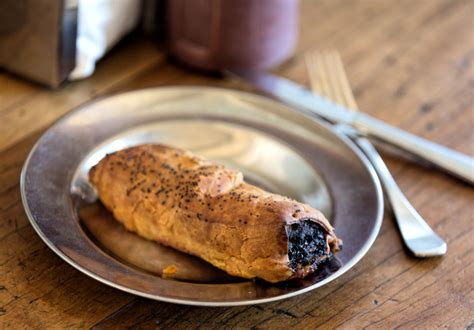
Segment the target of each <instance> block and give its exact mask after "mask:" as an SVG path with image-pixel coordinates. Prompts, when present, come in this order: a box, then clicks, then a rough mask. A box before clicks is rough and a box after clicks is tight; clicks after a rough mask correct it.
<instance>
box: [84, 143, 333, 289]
mask: <svg viewBox="0 0 474 330" xmlns="http://www.w3.org/2000/svg"><path fill="white" fill-rule="evenodd" d="M89 178H90V181H91V183H92V184H93V186H94V187H95V188H96V190H97V192H98V195H99V198H100V200H101V201H102V203H103V204H104V205H105V207H106V208H107V209H109V210H110V211H111V212H112V213H113V215H114V217H115V219H116V220H117V221H119V222H121V223H122V224H123V225H124V226H125V228H126V229H128V230H129V231H132V232H135V233H137V234H138V235H139V236H141V237H144V238H147V239H149V240H154V241H157V242H159V243H161V244H164V245H167V246H170V247H173V248H175V249H177V250H180V251H183V252H186V253H189V254H192V255H195V256H198V257H200V258H202V259H204V260H206V261H207V262H209V263H211V264H212V265H214V266H216V267H218V268H220V269H222V270H224V271H226V272H227V273H229V274H231V275H234V276H239V277H244V278H256V277H258V278H261V279H264V280H266V281H269V282H279V281H284V280H288V279H293V278H302V277H304V276H306V275H308V274H309V273H311V272H313V271H315V270H316V269H317V267H318V264H320V263H321V262H323V261H325V260H326V259H328V258H329V257H330V256H331V255H332V252H335V251H337V250H338V249H339V246H340V241H339V240H338V239H337V238H336V235H335V233H334V229H333V227H332V226H331V224H330V223H329V222H328V220H327V219H326V218H325V217H324V216H323V214H322V213H321V212H319V211H318V210H316V209H314V208H312V207H310V206H308V205H306V204H303V203H299V202H296V201H294V200H292V199H289V198H286V197H283V196H279V195H276V194H272V193H269V192H266V191H264V190H262V189H260V188H258V187H256V186H253V185H251V184H248V183H246V182H244V181H243V176H242V173H241V172H239V171H236V170H232V169H228V168H226V167H224V166H222V165H217V164H214V163H212V162H209V161H206V160H204V159H202V158H199V157H196V156H194V155H192V154H191V153H189V152H185V151H183V150H180V149H176V148H172V147H169V146H165V145H158V144H146V145H140V146H136V147H132V148H128V149H125V150H121V151H117V152H115V153H112V154H109V155H107V156H106V157H105V158H104V159H102V160H101V161H100V162H99V163H98V164H97V165H96V166H94V167H93V168H92V169H91V171H90V173H89Z"/></svg>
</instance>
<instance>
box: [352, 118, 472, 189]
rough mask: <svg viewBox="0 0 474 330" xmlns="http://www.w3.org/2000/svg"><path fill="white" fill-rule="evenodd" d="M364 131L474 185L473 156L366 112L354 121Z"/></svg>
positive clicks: (355, 125)
mask: <svg viewBox="0 0 474 330" xmlns="http://www.w3.org/2000/svg"><path fill="white" fill-rule="evenodd" d="M352 124H353V125H354V127H356V128H357V129H358V130H360V131H361V132H362V133H365V134H367V135H368V136H372V137H375V138H378V139H380V140H383V141H384V142H388V143H390V144H392V145H394V146H396V147H399V148H401V149H403V150H406V151H408V152H410V153H411V154H413V155H415V156H417V157H420V158H421V159H423V160H426V161H428V162H429V163H431V164H433V165H435V166H436V167H438V168H440V169H443V170H445V171H447V172H449V173H451V174H453V175H455V176H457V177H458V178H460V179H462V180H464V181H466V182H468V183H469V184H471V185H474V158H473V157H469V156H467V155H464V154H462V153H460V152H457V151H454V150H451V149H449V148H446V147H443V146H441V145H439V144H436V143H433V142H430V141H428V140H426V139H423V138H421V137H418V136H416V135H413V134H410V133H408V132H406V131H403V130H401V129H398V128H396V127H393V126H391V125H388V124H386V123H384V122H382V121H380V120H378V119H375V118H372V117H370V116H368V115H366V114H363V113H357V115H356V116H355V117H354V121H353V123H352Z"/></svg>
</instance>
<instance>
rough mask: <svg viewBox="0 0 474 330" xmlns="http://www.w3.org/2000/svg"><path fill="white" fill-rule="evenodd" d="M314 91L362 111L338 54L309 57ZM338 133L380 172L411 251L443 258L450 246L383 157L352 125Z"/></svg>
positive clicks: (319, 54) (340, 129)
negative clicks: (416, 204)
mask: <svg viewBox="0 0 474 330" xmlns="http://www.w3.org/2000/svg"><path fill="white" fill-rule="evenodd" d="M305 61H306V67H307V70H308V74H309V78H310V83H311V88H312V90H313V92H314V93H319V94H322V95H324V96H326V97H328V98H330V99H332V100H333V101H335V102H337V103H339V104H341V105H345V106H346V107H347V108H349V109H352V110H354V111H358V107H357V104H356V102H355V98H354V95H353V94H352V90H351V87H350V84H349V80H348V78H347V75H346V72H345V70H344V65H343V63H342V60H341V57H340V55H339V53H338V52H337V51H335V50H327V51H324V52H310V53H308V54H307V55H306V57H305ZM335 129H336V130H337V131H339V132H341V133H343V134H345V135H347V136H349V137H350V138H351V139H352V141H354V142H355V144H356V145H357V146H358V147H359V148H360V149H361V150H362V151H363V153H364V154H365V156H366V157H367V158H368V159H369V161H370V162H371V163H372V166H373V167H374V169H375V171H376V172H377V174H378V176H379V179H380V181H381V183H382V186H383V188H384V190H385V193H386V195H387V196H388V199H389V201H390V205H391V208H392V211H393V213H394V216H395V219H396V221H397V224H398V228H399V229H400V233H401V236H402V239H403V241H404V243H405V245H406V246H407V248H408V249H409V250H410V251H411V252H412V253H413V254H414V255H415V256H416V257H420V258H425V257H434V256H441V255H444V254H445V253H446V250H447V245H446V242H444V241H443V240H442V239H441V238H440V237H439V236H438V235H437V234H436V233H435V232H434V231H433V230H432V229H431V227H430V226H429V225H428V224H427V223H426V222H425V220H423V218H422V217H421V215H420V214H419V213H418V212H417V211H416V210H415V208H414V207H413V206H412V205H411V204H410V202H409V201H408V199H407V198H406V197H405V195H404V194H403V192H402V191H401V190H400V188H399V187H398V185H397V183H396V182H395V180H394V178H393V177H392V175H391V174H390V171H389V170H388V168H387V166H386V165H385V163H384V161H383V159H382V157H381V156H380V155H379V153H378V152H377V150H376V149H375V147H374V146H373V145H372V143H371V142H370V141H369V139H367V138H365V137H361V136H360V135H358V134H357V132H355V130H354V129H353V128H352V127H350V126H348V125H335Z"/></svg>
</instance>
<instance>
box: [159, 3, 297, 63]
mask: <svg viewBox="0 0 474 330" xmlns="http://www.w3.org/2000/svg"><path fill="white" fill-rule="evenodd" d="M298 15H299V0H169V1H168V3H167V35H168V47H169V51H170V52H171V54H172V55H174V56H175V57H177V58H178V59H180V60H181V61H183V62H185V63H187V64H189V65H192V66H194V67H197V68H201V69H205V70H219V69H224V68H229V67H232V68H248V69H250V68H252V69H266V68H269V67H272V66H275V65H278V64H280V63H281V62H282V61H284V60H285V59H286V58H287V57H288V56H289V55H290V54H291V52H292V51H293V49H294V47H295V44H296V40H297V34H298Z"/></svg>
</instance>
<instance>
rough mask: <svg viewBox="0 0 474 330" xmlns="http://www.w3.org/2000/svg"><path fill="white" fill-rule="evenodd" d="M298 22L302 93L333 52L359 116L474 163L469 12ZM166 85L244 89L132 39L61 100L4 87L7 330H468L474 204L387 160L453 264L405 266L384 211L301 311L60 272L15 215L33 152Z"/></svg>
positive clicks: (285, 68) (318, 14)
mask: <svg viewBox="0 0 474 330" xmlns="http://www.w3.org/2000/svg"><path fill="white" fill-rule="evenodd" d="M301 13H302V18H301V39H300V43H299V46H298V48H297V50H296V52H295V55H294V56H293V57H292V58H291V59H290V60H289V61H287V62H286V63H285V64H284V65H282V66H281V68H279V69H278V70H276V71H277V73H279V74H281V75H285V76H287V77H290V78H292V79H294V80H296V81H298V82H300V83H303V84H308V77H307V75H306V71H305V66H304V61H303V58H304V53H305V52H306V51H308V50H310V49H314V48H319V49H324V48H336V49H338V50H339V51H340V52H341V54H342V58H343V60H344V62H345V64H346V66H347V71H348V75H349V78H350V80H351V82H352V85H353V87H354V90H355V95H356V98H357V101H358V103H359V106H360V108H361V109H362V110H363V111H366V112H368V113H370V114H372V115H373V116H375V117H377V118H380V119H382V120H384V121H386V122H388V123H390V124H393V125H396V126H399V127H402V128H404V129H406V130H408V131H410V132H413V133H416V134H418V135H420V136H423V137H426V138H428V139H431V140H433V141H436V142H439V143H442V144H444V145H446V146H449V147H451V148H454V149H456V150H459V151H462V152H464V153H467V154H470V155H473V154H474V149H473V148H474V136H473V116H474V113H473V110H474V107H473V102H474V99H473V88H474V70H473V62H474V32H473V31H474V30H473V29H474V23H473V22H474V20H473V16H474V1H471V0H459V1H449V0H446V1H444V0H443V1H442V0H419V1H412V0H403V1H396V2H395V1H376V0H360V1H343V0H339V1H329V0H324V1H314V0H307V1H304V2H303V3H302V11H301ZM170 84H202V85H223V86H228V87H241V86H237V85H236V84H235V83H233V82H227V81H223V80H221V79H219V78H215V77H209V76H202V75H198V74H196V73H192V72H189V71H186V70H185V69H183V68H181V67H179V66H177V65H175V64H173V63H170V62H169V61H168V60H167V59H166V57H165V56H164V54H163V53H162V52H161V51H160V50H159V49H158V47H156V46H155V45H154V44H153V43H151V42H150V41H146V40H142V39H137V38H134V39H129V40H128V41H126V42H124V43H122V44H121V45H120V46H118V47H117V48H116V49H115V50H113V51H112V52H111V53H110V55H108V56H107V57H106V58H105V60H103V61H102V62H101V63H100V64H99V65H98V67H97V72H96V73H95V74H94V76H93V77H91V78H89V79H86V80H83V81H80V82H74V83H70V84H68V85H66V86H64V87H63V88H61V89H59V90H55V91H50V90H47V89H45V88H42V87H40V86H37V85H35V84H32V83H29V82H27V81H24V80H22V79H19V78H16V77H13V76H12V75H9V74H7V73H0V265H1V266H0V328H6V327H11V328H23V327H40V328H47V327H49V328H51V327H74V328H83V327H91V326H96V327H98V328H117V327H125V326H140V327H144V328H154V327H160V328H161V327H163V328H166V327H179V328H183V327H197V326H203V327H233V326H237V327H253V326H257V327H264V328H267V327H278V328H281V327H290V326H296V327H300V328H307V327H308V328H315V327H320V328H333V327H336V326H341V327H345V328H360V327H373V328H387V327H395V326H397V327H406V328H434V327H442V326H447V327H451V328H458V329H459V328H469V329H472V328H473V327H474V323H473V321H474V303H473V301H474V294H473V292H474V291H473V284H474V280H473V274H474V266H473V261H474V253H473V247H474V246H473V245H474V243H473V220H474V219H473V205H474V204H473V201H474V198H473V197H474V194H473V190H472V189H471V188H470V187H468V186H466V185H464V184H462V183H460V182H459V181H457V180H455V179H453V178H451V177H449V176H447V175H444V174H441V173H439V172H437V171H433V170H429V169H426V168H423V167H420V166H417V165H414V164H412V163H408V162H406V161H402V160H399V159H396V158H394V157H390V156H387V155H386V156H385V159H386V161H387V163H388V165H389V167H390V169H391V171H392V173H393V174H394V176H395V178H396V180H397V182H398V183H399V184H400V186H401V188H402V189H403V191H404V192H405V193H406V195H407V196H408V198H409V199H410V200H411V201H412V202H413V204H414V206H415V207H416V208H417V209H418V210H419V211H420V213H421V214H422V215H423V216H424V217H425V218H426V219H427V221H428V222H429V223H430V225H431V226H432V227H433V228H434V229H435V230H436V231H437V232H438V233H439V234H440V235H441V236H442V237H443V238H444V239H445V240H446V241H447V242H448V253H447V255H446V256H445V257H443V258H436V259H428V260H421V259H415V258H413V257H411V256H409V255H407V253H406V251H405V250H404V249H403V247H402V244H401V240H400V236H399V234H398V231H397V228H396V226H395V224H394V221H393V218H392V216H391V214H390V211H389V210H387V211H386V216H385V220H384V224H383V227H382V230H381V232H380V234H379V237H378V239H377V241H376V242H375V245H374V246H373V247H372V249H371V250H370V251H369V253H368V254H367V255H366V256H365V257H364V258H363V260H362V261H361V262H360V263H359V264H358V265H357V266H356V267H355V268H353V269H352V270H351V271H350V272H348V273H346V274H345V275H343V276H342V277H340V278H338V279H337V280H335V281H333V282H331V283H330V284H328V285H326V286H324V287H322V288H320V289H317V290H315V291H313V292H311V293H308V294H305V295H302V296H299V297H296V298H293V299H289V300H286V301H281V302H276V303H270V304H264V305H257V306H248V307H235V308H198V307H187V306H178V305H172V304H167V303H161V302H156V301H151V300H147V299H143V298H138V297H135V296H132V295H130V294H127V293H123V292H121V291H118V290H115V289H112V288H110V287H108V286H105V285H103V284H100V283H99V282H96V281H94V280H92V279H90V278H89V277H87V276H85V275H83V274H82V273H80V272H78V271H76V270H75V269H73V268H72V267H70V266H69V265H67V264H66V263H65V262H63V261H62V260H61V259H60V258H59V257H57V256H56V255H55V254H54V253H53V252H52V251H51V250H50V249H49V248H47V247H46V245H45V244H44V243H43V242H42V241H41V240H40V238H39V237H38V236H37V235H36V233H35V232H34V230H33V228H32V227H31V226H30V224H29V223H28V220H27V218H26V216H25V213H24V211H23V208H22V205H21V200H20V191H19V175H20V170H21V167H22V164H23V162H24V161H25V158H26V156H27V154H28V152H29V150H30V149H31V147H32V146H33V144H34V143H35V141H36V140H37V139H38V137H39V136H40V134H41V133H42V132H44V130H45V129H46V128H47V127H48V125H50V124H51V123H52V122H54V121H55V120H56V119H57V118H58V117H59V116H61V115H63V114H65V113H66V112H68V111H70V110H71V109H73V108H74V107H76V106H78V105H80V104H82V103H84V102H86V101H89V100H91V99H94V98H96V97H98V96H102V95H106V94H110V93H116V92H120V91H124V90H130V89H136V88H142V87H148V86H160V85H170Z"/></svg>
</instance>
